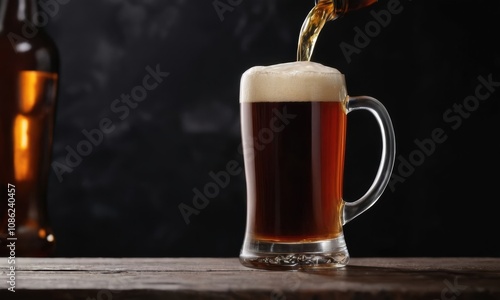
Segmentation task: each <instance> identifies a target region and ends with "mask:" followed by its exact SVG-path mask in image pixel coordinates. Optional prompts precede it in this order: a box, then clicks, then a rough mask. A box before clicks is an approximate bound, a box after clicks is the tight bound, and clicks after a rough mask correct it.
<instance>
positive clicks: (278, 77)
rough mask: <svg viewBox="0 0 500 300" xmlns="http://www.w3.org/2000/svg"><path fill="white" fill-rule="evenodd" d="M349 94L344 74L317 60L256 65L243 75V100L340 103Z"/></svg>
mask: <svg viewBox="0 0 500 300" xmlns="http://www.w3.org/2000/svg"><path fill="white" fill-rule="evenodd" d="M346 97H347V92H346V87H345V80H344V75H343V74H342V73H340V72H339V71H338V70H337V69H334V68H331V67H327V66H324V65H322V64H319V63H315V62H306V61H295V62H289V63H282V64H277V65H271V66H257V67H252V68H250V69H248V70H247V71H245V73H243V75H242V77H241V86H240V102H242V103H243V102H304V101H315V102H341V101H344V100H345V98H346Z"/></svg>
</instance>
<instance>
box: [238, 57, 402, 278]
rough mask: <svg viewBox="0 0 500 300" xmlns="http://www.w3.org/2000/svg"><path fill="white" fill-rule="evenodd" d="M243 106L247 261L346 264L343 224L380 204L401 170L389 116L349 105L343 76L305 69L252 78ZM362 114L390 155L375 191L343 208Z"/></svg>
mask: <svg viewBox="0 0 500 300" xmlns="http://www.w3.org/2000/svg"><path fill="white" fill-rule="evenodd" d="M240 108H241V130H242V140H243V154H244V162H245V175H246V185H247V223H246V232H245V239H244V242H243V247H242V249H241V253H240V261H241V263H242V264H243V265H245V266H248V267H254V268H262V269H271V270H272V269H277V270H295V269H315V268H336V267H341V266H345V265H346V264H347V263H348V261H349V253H348V251H347V247H346V244H345V240H344V235H343V230H342V226H343V225H345V224H346V223H347V222H349V221H351V220H352V219H354V218H355V217H356V216H358V215H360V214H361V213H362V212H364V211H365V210H367V209H368V208H369V207H370V206H372V205H373V204H374V203H375V202H376V201H377V200H378V199H379V197H380V196H381V195H382V193H383V191H384V190H385V188H386V186H387V184H388V182H389V179H390V176H391V172H392V168H393V166H394V159H395V136H394V130H393V127H392V123H391V119H390V117H389V114H388V113H387V110H386V109H385V108H384V106H383V105H382V104H381V103H380V102H379V101H378V100H376V99H374V98H371V97H367V96H361V97H349V96H348V94H347V90H346V85H345V80H344V75H343V74H341V73H340V72H339V71H338V70H336V69H334V68H330V67H327V66H324V65H321V64H318V63H314V62H300V61H298V62H291V63H283V64H277V65H272V66H266V67H262V66H259V67H253V68H250V69H249V70H247V71H246V72H245V73H244V74H243V76H242V78H241V86H240ZM360 109H362V110H368V111H369V112H371V113H372V114H373V116H374V117H375V119H376V120H377V122H378V124H379V126H380V130H381V133H382V135H381V136H382V155H381V160H380V165H379V168H378V172H377V174H376V176H375V179H374V181H373V184H372V185H371V187H370V188H369V190H368V191H367V192H366V193H365V195H364V196H362V197H361V198H360V199H358V200H357V201H354V202H345V201H344V200H343V198H342V196H343V177H344V152H345V143H346V126H347V115H348V114H349V113H351V112H352V111H355V110H360Z"/></svg>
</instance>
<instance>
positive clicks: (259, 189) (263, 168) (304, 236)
mask: <svg viewBox="0 0 500 300" xmlns="http://www.w3.org/2000/svg"><path fill="white" fill-rule="evenodd" d="M342 106H343V103H342V102H339V101H336V102H331V101H326V102H323V101H317V102H316V101H296V102H295V101H294V102H289V101H284V102H254V103H242V106H241V114H242V118H243V119H244V120H247V121H246V122H245V123H246V124H247V125H248V127H245V128H244V129H243V130H244V134H245V135H246V136H251V137H257V142H256V143H254V144H253V145H252V146H251V147H252V153H254V158H253V159H248V160H247V162H248V164H247V165H246V166H245V167H246V168H247V170H248V172H247V177H248V178H249V181H250V182H251V183H252V184H251V185H250V186H248V188H249V189H250V190H251V192H250V193H249V194H250V195H251V196H250V198H249V199H248V201H250V202H253V205H252V206H253V207H254V209H255V211H254V216H253V217H251V218H250V222H251V224H250V227H251V228H253V230H252V231H253V235H254V237H255V238H257V239H260V240H269V241H281V242H293V241H316V240H324V239H331V238H335V237H338V236H339V234H340V233H341V232H342V227H341V226H342V224H341V220H340V208H341V205H342V186H343V171H344V149H345V127H346V113H345V109H343V107H342ZM277 113H280V114H282V115H283V114H287V115H288V116H289V117H290V121H289V123H288V124H280V126H282V127H279V128H280V129H282V130H280V131H279V132H273V135H272V138H273V141H272V142H269V143H267V144H264V143H260V144H259V143H258V138H259V135H260V136H261V137H264V138H263V141H262V142H266V140H265V138H266V137H265V135H263V133H264V132H266V130H269V129H270V124H271V125H272V124H273V118H276V114H277ZM277 122H279V120H278V119H276V120H275V121H274V123H275V124H274V125H278V124H276V123H277ZM270 138H271V137H269V138H268V139H270ZM271 187H272V188H271Z"/></svg>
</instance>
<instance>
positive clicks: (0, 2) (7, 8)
mask: <svg viewBox="0 0 500 300" xmlns="http://www.w3.org/2000/svg"><path fill="white" fill-rule="evenodd" d="M37 13H38V6H37V1H36V0H0V32H2V31H4V30H10V29H11V28H12V29H15V28H19V27H22V26H23V25H24V24H28V25H30V26H32V25H35V26H36V25H37V23H38V22H37V20H36V15H37ZM7 28H9V29H7Z"/></svg>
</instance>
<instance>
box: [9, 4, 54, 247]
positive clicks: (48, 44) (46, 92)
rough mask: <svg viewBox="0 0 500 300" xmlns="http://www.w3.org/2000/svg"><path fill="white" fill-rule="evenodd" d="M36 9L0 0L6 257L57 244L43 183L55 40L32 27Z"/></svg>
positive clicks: (50, 131)
mask: <svg viewBox="0 0 500 300" xmlns="http://www.w3.org/2000/svg"><path fill="white" fill-rule="evenodd" d="M37 9H38V8H37V4H36V1H32V0H6V1H5V0H2V1H0V256H6V257H8V256H11V255H12V254H13V252H14V253H15V255H16V256H32V257H43V256H50V255H51V254H53V251H54V246H55V237H54V234H53V232H52V230H51V228H50V226H49V220H48V215H47V184H48V175H49V169H50V160H51V153H52V135H53V127H54V114H55V106H56V99H57V84H58V68H59V66H58V64H59V62H58V53H57V49H56V46H55V44H54V43H53V41H52V40H51V39H50V38H49V36H47V35H46V33H45V32H44V31H43V28H39V27H36V20H35V18H34V16H35V15H36V13H37ZM13 244H14V245H15V247H12V246H10V247H9V245H13ZM13 249H14V251H13Z"/></svg>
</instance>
